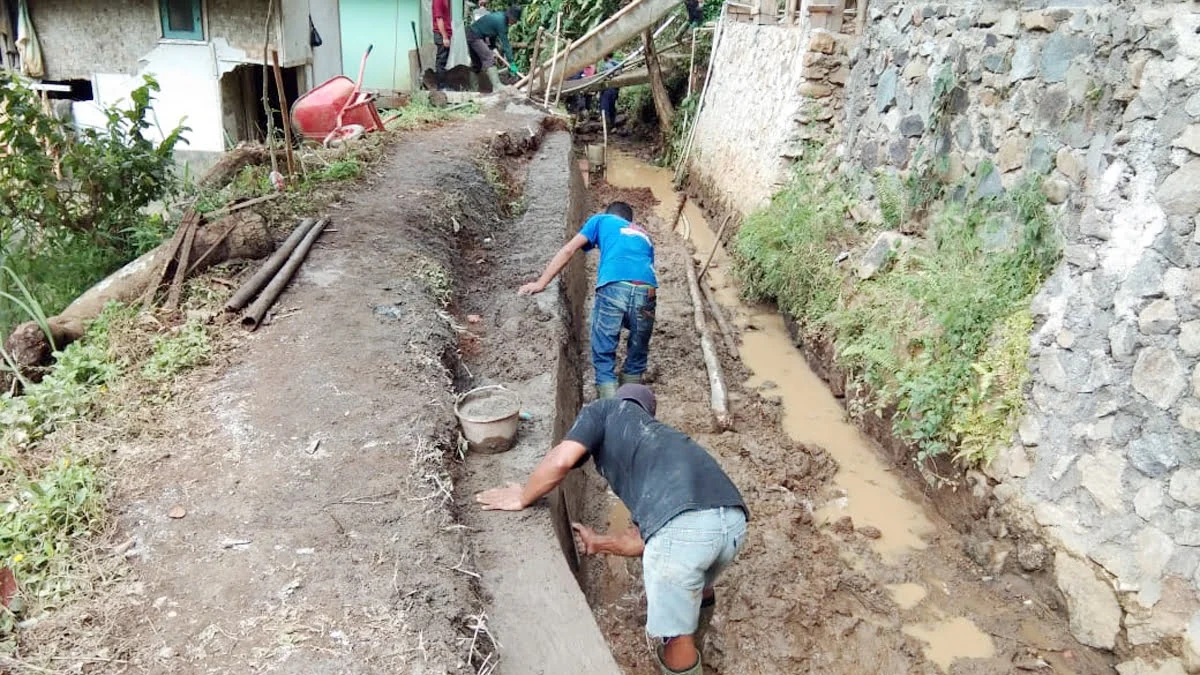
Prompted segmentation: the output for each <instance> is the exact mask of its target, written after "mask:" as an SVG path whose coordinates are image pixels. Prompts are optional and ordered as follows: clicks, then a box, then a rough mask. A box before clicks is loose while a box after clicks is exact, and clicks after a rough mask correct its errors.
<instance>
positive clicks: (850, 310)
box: [736, 160, 1059, 463]
mask: <svg viewBox="0 0 1200 675" xmlns="http://www.w3.org/2000/svg"><path fill="white" fill-rule="evenodd" d="M797 166H798V168H797V171H796V174H795V176H794V177H793V178H792V180H791V181H790V182H789V184H788V185H787V186H786V187H785V188H784V189H783V191H782V192H780V193H779V194H778V195H777V196H776V197H775V198H774V199H773V200H772V202H771V203H770V205H768V206H766V207H764V208H763V209H762V210H760V211H758V212H756V213H754V214H752V215H751V216H750V217H749V218H747V220H746V222H745V224H744V225H743V226H742V229H741V231H740V232H739V233H738V236H737V244H736V270H737V272H738V276H739V278H740V279H741V281H742V284H743V291H744V292H745V293H746V294H747V295H749V296H750V297H752V298H756V299H769V300H774V301H775V302H777V303H778V305H779V307H780V308H781V309H782V310H783V311H785V312H787V313H789V314H791V315H793V316H794V317H796V318H797V319H798V320H799V322H800V323H801V325H802V326H803V327H804V328H805V329H806V330H808V331H810V332H818V331H821V332H824V333H825V334H827V335H829V336H831V337H832V339H833V341H834V345H835V347H836V350H837V351H836V353H837V359H838V361H839V363H840V364H841V365H842V366H844V367H846V368H848V369H849V370H850V372H851V373H852V374H853V375H854V377H855V378H857V379H858V380H859V381H860V382H863V383H865V384H866V385H868V386H869V388H870V389H871V390H872V391H873V393H874V397H875V398H874V401H873V402H874V404H875V405H876V406H877V409H879V410H883V409H885V408H888V407H889V406H894V408H895V410H896V413H895V415H894V417H893V418H892V425H893V431H894V432H895V433H896V434H897V435H898V436H899V437H901V438H903V439H905V440H908V441H910V442H912V443H914V444H915V445H916V446H917V448H918V457H917V459H918V460H919V461H920V460H924V459H927V458H930V457H936V456H941V455H945V454H947V453H952V454H955V455H956V456H957V457H958V458H959V459H960V460H962V461H964V462H967V463H978V462H986V461H988V460H989V459H990V458H991V457H992V456H993V455H994V453H995V449H996V447H997V446H998V445H999V444H1001V443H1004V442H1007V441H1008V440H1009V438H1010V436H1011V433H1012V425H1013V424H1015V420H1016V419H1017V417H1018V416H1019V414H1020V408H1021V403H1022V400H1023V398H1022V391H1021V390H1022V387H1023V386H1024V383H1025V374H1024V373H1025V371H1026V364H1025V355H1026V353H1027V350H1028V332H1029V330H1030V328H1031V323H1030V320H1029V317H1028V306H1029V302H1030V298H1031V297H1032V295H1033V293H1034V292H1036V290H1037V288H1038V287H1039V286H1040V284H1041V283H1042V281H1044V280H1045V278H1046V277H1047V276H1048V275H1049V274H1050V272H1051V271H1052V270H1053V268H1054V265H1055V264H1056V263H1057V260H1058V255H1059V244H1058V240H1057V236H1056V233H1055V230H1054V226H1053V222H1052V220H1051V217H1050V214H1049V212H1048V211H1047V208H1046V202H1045V198H1044V197H1043V196H1042V194H1041V191H1040V186H1039V185H1038V183H1037V182H1036V180H1034V181H1029V182H1026V183H1024V184H1022V185H1020V186H1018V187H1016V188H1014V189H1013V190H1011V191H1010V192H1009V193H1008V194H1007V195H1006V196H1005V197H1003V198H999V199H993V200H977V201H970V202H962V203H959V202H950V203H940V202H936V201H935V200H933V199H930V198H929V194H930V192H929V190H930V188H929V185H928V183H927V182H924V181H922V180H921V179H920V178H919V177H908V178H905V179H904V180H898V179H893V178H881V179H879V180H877V181H876V194H878V195H879V197H880V203H881V211H882V212H883V217H884V220H885V221H886V223H887V224H888V225H890V226H893V227H895V226H897V225H899V224H900V223H903V222H906V221H907V219H909V218H911V217H913V215H912V214H913V213H914V211H915V209H917V208H921V209H925V208H927V207H932V212H933V216H932V218H931V219H930V220H929V225H928V230H927V231H926V234H925V237H924V238H923V239H920V238H915V239H913V240H911V243H910V245H908V246H907V247H906V248H907V250H904V251H902V252H901V253H900V254H899V255H898V259H897V260H896V261H895V264H893V265H891V266H890V267H888V268H885V269H884V270H883V271H880V272H879V273H877V274H876V275H875V276H874V277H873V278H871V279H869V280H866V281H859V282H857V283H855V285H854V286H852V287H851V286H849V285H848V280H847V278H846V276H845V275H844V273H843V271H842V270H840V269H839V268H838V267H836V266H835V265H834V262H833V261H834V256H835V255H836V254H837V252H838V251H841V250H845V249H847V248H852V247H853V246H854V244H855V243H857V244H858V245H859V248H861V247H862V245H864V244H866V243H868V241H867V239H866V238H861V239H860V236H861V235H860V234H859V233H858V232H857V231H856V230H855V229H854V228H852V227H851V226H850V225H848V224H847V222H846V221H847V219H846V218H845V215H844V214H845V212H846V208H847V206H848V205H849V204H850V203H851V198H850V196H849V195H850V194H851V191H850V190H849V189H848V188H847V187H846V186H845V185H843V183H842V182H841V179H837V178H830V177H828V176H827V175H826V174H825V173H822V172H820V171H818V170H816V169H814V168H812V165H811V164H810V163H809V162H808V161H807V160H803V161H801V162H800V163H799V164H798V165H797ZM856 240H857V241H856Z"/></svg>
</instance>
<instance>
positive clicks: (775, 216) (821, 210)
mask: <svg viewBox="0 0 1200 675" xmlns="http://www.w3.org/2000/svg"><path fill="white" fill-rule="evenodd" d="M849 205H850V197H849V193H848V192H847V191H846V190H845V188H844V186H843V185H842V184H841V183H838V182H832V183H831V182H829V181H828V179H826V178H825V177H824V176H822V175H819V174H818V173H816V172H815V171H813V170H811V168H810V165H809V164H808V163H805V162H801V163H799V164H797V169H796V173H795V174H794V175H793V176H792V179H791V180H790V181H789V182H788V184H787V186H786V187H785V188H784V189H783V190H782V191H781V192H780V193H779V194H777V195H775V197H774V198H773V199H772V200H771V203H770V204H769V205H767V206H766V207H764V208H763V209H761V210H759V211H756V212H754V213H752V214H751V215H750V216H749V217H748V218H747V219H746V222H745V223H744V224H743V225H742V227H741V229H739V230H738V233H737V238H736V240H735V244H734V251H735V253H736V258H735V260H736V267H735V272H736V274H737V276H738V278H739V280H740V281H741V283H742V290H743V292H744V293H745V294H746V295H747V296H749V297H750V298H753V299H755V300H774V301H776V302H778V303H779V307H780V309H782V310H783V311H785V312H787V313H789V314H791V315H793V316H795V317H797V318H799V319H802V320H804V321H805V322H806V323H808V324H810V325H813V326H816V325H819V324H820V323H821V322H822V321H823V320H824V317H825V316H826V315H827V314H828V313H829V312H830V311H832V310H833V309H834V307H835V305H836V304H837V300H838V295H839V290H840V286H841V273H840V272H839V271H838V270H837V268H835V267H834V258H835V256H836V255H837V253H838V251H839V250H840V248H839V247H840V243H841V242H849V241H852V240H854V239H855V237H856V233H855V230H854V229H853V228H852V227H850V226H848V225H847V224H846V219H845V213H846V208H847V207H848V206H849Z"/></svg>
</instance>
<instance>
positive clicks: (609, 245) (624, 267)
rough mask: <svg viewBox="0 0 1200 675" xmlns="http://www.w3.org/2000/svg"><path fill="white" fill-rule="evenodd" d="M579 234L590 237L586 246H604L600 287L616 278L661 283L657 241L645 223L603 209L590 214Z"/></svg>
mask: <svg viewBox="0 0 1200 675" xmlns="http://www.w3.org/2000/svg"><path fill="white" fill-rule="evenodd" d="M579 234H582V235H583V236H584V237H586V238H587V240H588V243H587V245H586V246H584V247H583V250H585V251H590V250H592V249H593V248H599V249H600V267H599V269H598V270H597V272H596V288H600V287H602V286H606V285H608V284H611V283H613V282H614V281H633V282H637V283H643V284H650V285H651V286H654V287H657V286H658V277H657V276H655V274H654V243H653V242H651V241H650V235H649V234H648V233H647V232H646V229H645V228H643V227H642V226H641V225H638V224H637V223H630V222H628V221H626V220H625V219H623V218H619V217H617V216H614V215H612V214H609V213H601V214H599V215H595V216H592V217H591V218H588V219H587V222H586V223H584V224H583V229H581V230H579Z"/></svg>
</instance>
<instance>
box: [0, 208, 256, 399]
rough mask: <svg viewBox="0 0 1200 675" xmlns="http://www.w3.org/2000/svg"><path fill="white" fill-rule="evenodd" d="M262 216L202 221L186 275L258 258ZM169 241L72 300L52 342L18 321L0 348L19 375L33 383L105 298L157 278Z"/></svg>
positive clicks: (54, 322)
mask: <svg viewBox="0 0 1200 675" xmlns="http://www.w3.org/2000/svg"><path fill="white" fill-rule="evenodd" d="M273 245H274V244H273V242H272V241H271V236H270V234H269V233H268V232H267V228H266V223H265V222H264V221H263V219H262V216H259V215H258V214H255V213H248V212H238V213H234V214H231V215H229V216H226V217H225V218H222V219H221V220H218V221H216V222H215V223H207V224H205V225H204V226H203V227H201V228H200V229H198V230H197V231H196V235H195V237H194V239H193V241H192V250H191V251H190V253H189V254H188V256H187V257H188V259H189V260H193V261H196V263H195V265H194V268H193V269H192V270H189V271H188V272H190V273H191V274H193V275H194V274H198V273H200V272H203V271H204V270H206V269H208V268H209V267H212V266H214V265H217V264H220V263H222V262H225V261H227V260H236V259H253V258H261V257H263V256H265V255H267V254H268V253H270V252H271V249H272V248H273ZM171 254H172V250H171V242H170V241H167V242H163V243H162V244H160V245H159V246H158V248H155V249H154V250H152V251H150V252H148V253H146V254H144V255H142V256H141V257H140V258H138V259H137V260H134V261H133V262H131V263H129V264H128V265H125V266H124V267H122V268H121V269H119V270H117V271H116V272H113V273H112V274H111V275H109V276H108V278H106V279H104V280H103V281H101V282H100V283H98V284H96V285H95V286H92V287H91V288H90V289H88V290H87V291H85V292H84V294H83V295H81V296H79V297H78V298H76V299H75V302H72V303H71V304H70V305H69V306H68V307H67V308H66V309H64V310H63V311H62V313H61V314H59V315H58V316H53V317H50V319H49V321H48V323H49V325H50V332H51V334H52V335H53V337H54V344H53V345H51V344H50V341H49V340H47V339H46V335H45V334H44V333H43V332H42V330H41V328H39V327H38V325H37V324H36V323H34V322H32V321H30V322H27V323H23V324H21V325H20V326H17V328H16V329H15V330H14V331H13V332H12V335H10V336H9V337H8V340H6V341H5V343H4V349H5V350H6V351H7V352H8V353H9V355H10V356H12V358H13V360H14V361H15V362H16V365H17V367H18V368H19V369H20V370H21V373H22V374H23V375H25V377H27V378H28V379H30V380H32V381H34V382H36V381H39V380H41V377H42V374H43V369H42V366H45V365H47V364H49V363H50V361H51V355H52V354H53V352H54V350H55V349H62V348H63V347H66V346H67V345H68V344H70V343H72V342H74V341H75V340H78V339H79V338H80V337H82V336H83V331H84V329H85V328H86V325H87V323H88V322H89V321H91V320H92V319H95V318H96V317H97V316H99V315H100V312H101V311H102V310H103V309H104V306H105V305H106V304H108V303H109V302H112V301H116V302H125V303H129V302H134V301H136V300H137V299H138V298H140V297H141V296H142V294H144V293H145V292H146V291H147V290H148V287H149V286H150V285H151V284H155V283H157V282H158V281H159V280H160V279H161V276H160V274H159V272H161V270H162V265H163V263H164V262H166V261H164V260H163V259H162V258H163V256H167V255H171Z"/></svg>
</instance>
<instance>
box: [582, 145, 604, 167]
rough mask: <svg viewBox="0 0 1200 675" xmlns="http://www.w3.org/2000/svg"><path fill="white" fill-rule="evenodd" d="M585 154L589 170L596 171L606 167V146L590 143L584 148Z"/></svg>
mask: <svg viewBox="0 0 1200 675" xmlns="http://www.w3.org/2000/svg"><path fill="white" fill-rule="evenodd" d="M584 154H585V156H586V157H587V161H588V168H590V169H592V170H593V171H595V170H596V169H600V168H602V167H603V166H604V146H603V145H598V144H596V143H589V144H588V145H587V146H586V147H585V148H584Z"/></svg>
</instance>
